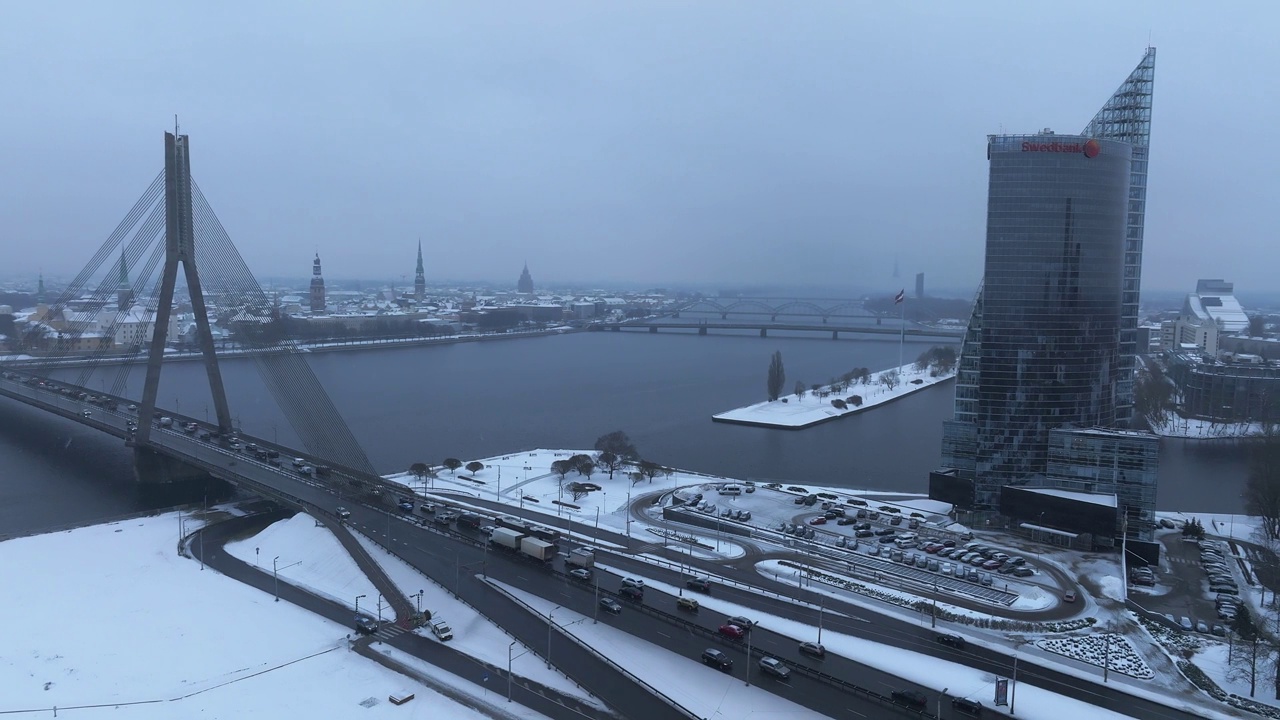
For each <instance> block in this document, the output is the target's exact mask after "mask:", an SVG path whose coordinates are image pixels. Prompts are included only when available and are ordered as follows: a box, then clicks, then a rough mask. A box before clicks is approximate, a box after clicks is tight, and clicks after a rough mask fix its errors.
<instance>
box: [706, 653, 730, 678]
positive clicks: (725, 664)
mask: <svg viewBox="0 0 1280 720" xmlns="http://www.w3.org/2000/svg"><path fill="white" fill-rule="evenodd" d="M702 662H703V663H704V664H706V665H710V666H711V667H713V668H716V669H717V670H723V671H725V672H730V671H732V670H733V660H732V659H730V658H729V656H728V655H726V654H724V651H723V650H716V649H715V648H707V649H706V650H703V651H702Z"/></svg>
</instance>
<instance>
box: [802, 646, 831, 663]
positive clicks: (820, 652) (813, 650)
mask: <svg viewBox="0 0 1280 720" xmlns="http://www.w3.org/2000/svg"><path fill="white" fill-rule="evenodd" d="M800 652H802V653H804V654H805V655H810V656H812V657H816V658H818V659H819V660H821V659H823V658H825V657H826V656H827V649H826V648H825V647H823V645H822V643H816V642H802V643H800Z"/></svg>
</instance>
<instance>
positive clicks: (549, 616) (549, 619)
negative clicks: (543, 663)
mask: <svg viewBox="0 0 1280 720" xmlns="http://www.w3.org/2000/svg"><path fill="white" fill-rule="evenodd" d="M560 607H561V606H560V605H557V606H555V607H553V608H551V612H549V613H547V669H548V670H550V669H551V629H552V628H554V627H555V621H554V620H553V619H552V617H553V616H554V615H555V614H556V611H557V610H559V609H560Z"/></svg>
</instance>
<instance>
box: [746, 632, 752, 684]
mask: <svg viewBox="0 0 1280 720" xmlns="http://www.w3.org/2000/svg"><path fill="white" fill-rule="evenodd" d="M746 634H747V672H746V673H745V674H746V676H747V677H746V683H745V684H746V685H747V686H748V687H750V686H751V628H747V633H746Z"/></svg>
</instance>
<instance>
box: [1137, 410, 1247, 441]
mask: <svg viewBox="0 0 1280 720" xmlns="http://www.w3.org/2000/svg"><path fill="white" fill-rule="evenodd" d="M1147 422H1148V423H1149V424H1150V425H1151V431H1152V432H1154V433H1155V434H1157V435H1162V436H1164V437H1180V438H1193V439H1196V440H1213V439H1219V438H1221V439H1229V438H1243V437H1255V436H1258V435H1261V434H1262V433H1263V432H1265V428H1264V427H1263V425H1262V423H1223V422H1212V421H1210V420H1198V419H1194V418H1183V417H1178V416H1176V415H1169V416H1168V417H1165V418H1159V419H1155V420H1152V419H1151V418H1147Z"/></svg>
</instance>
